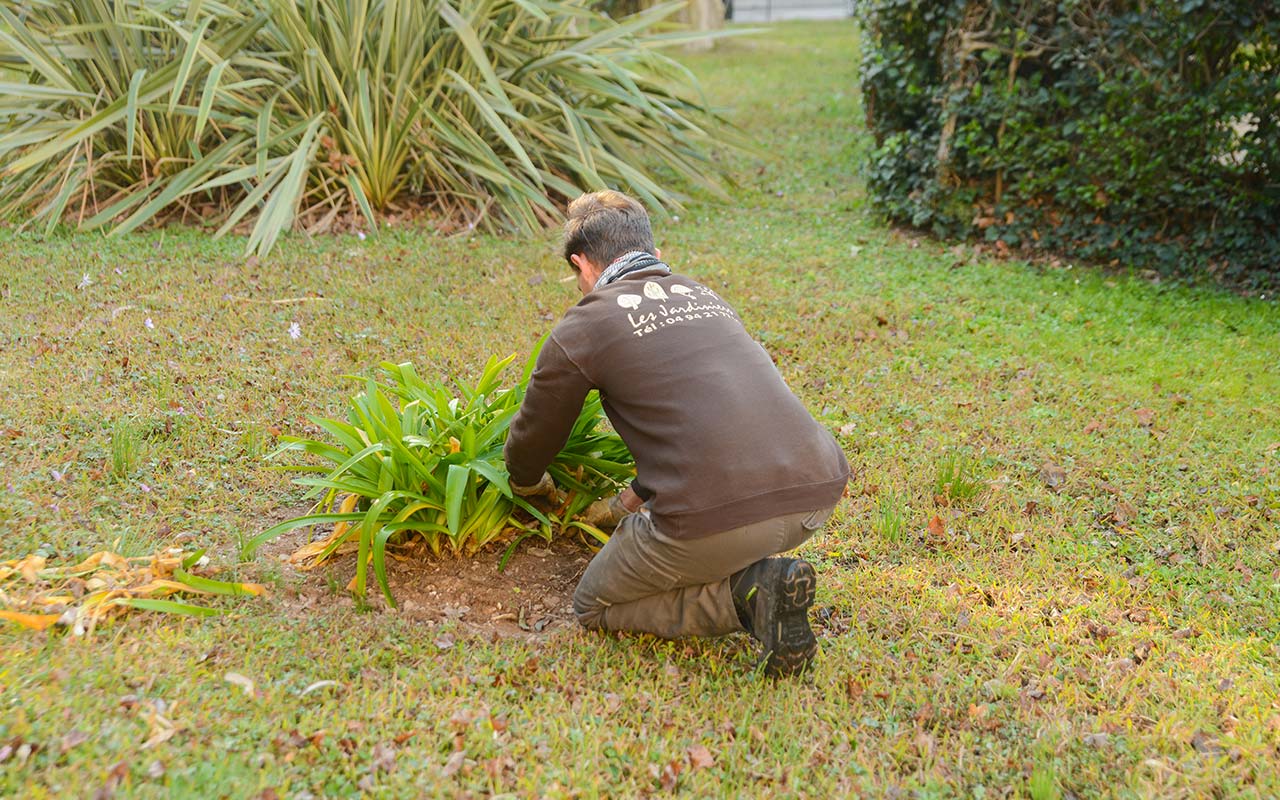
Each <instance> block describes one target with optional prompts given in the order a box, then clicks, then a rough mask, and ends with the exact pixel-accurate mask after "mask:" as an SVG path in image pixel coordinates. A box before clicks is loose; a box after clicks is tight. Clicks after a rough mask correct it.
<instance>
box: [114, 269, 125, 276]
mask: <svg viewBox="0 0 1280 800" xmlns="http://www.w3.org/2000/svg"><path fill="white" fill-rule="evenodd" d="M116 274H117V275H124V273H123V272H121V271H120V268H119V267H116Z"/></svg>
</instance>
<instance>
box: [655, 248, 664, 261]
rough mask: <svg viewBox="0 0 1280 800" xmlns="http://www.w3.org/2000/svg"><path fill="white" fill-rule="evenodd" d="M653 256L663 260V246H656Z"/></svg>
mask: <svg viewBox="0 0 1280 800" xmlns="http://www.w3.org/2000/svg"><path fill="white" fill-rule="evenodd" d="M653 257H654V258H656V259H658V260H659V261H661V260H662V248H661V247H655V248H653Z"/></svg>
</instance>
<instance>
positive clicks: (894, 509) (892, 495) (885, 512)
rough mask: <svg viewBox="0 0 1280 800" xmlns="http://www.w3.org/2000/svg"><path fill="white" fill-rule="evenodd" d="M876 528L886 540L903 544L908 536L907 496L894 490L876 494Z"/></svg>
mask: <svg viewBox="0 0 1280 800" xmlns="http://www.w3.org/2000/svg"><path fill="white" fill-rule="evenodd" d="M874 525H875V530H876V532H877V533H879V534H880V535H881V536H883V537H884V538H885V539H886V540H888V541H890V542H894V543H895V544H901V543H902V542H903V541H905V540H906V536H907V498H906V496H905V495H902V494H900V493H898V492H895V491H893V490H891V489H890V490H886V491H883V492H880V493H879V494H878V495H877V496H876V508H875V517H874Z"/></svg>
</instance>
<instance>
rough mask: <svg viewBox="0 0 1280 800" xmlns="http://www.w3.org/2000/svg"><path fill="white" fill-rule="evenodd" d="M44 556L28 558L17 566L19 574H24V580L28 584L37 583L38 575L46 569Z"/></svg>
mask: <svg viewBox="0 0 1280 800" xmlns="http://www.w3.org/2000/svg"><path fill="white" fill-rule="evenodd" d="M44 565H45V558H44V556H27V557H26V558H24V559H22V560H21V561H19V562H18V563H17V564H16V567H17V570H18V572H20V573H22V578H23V580H25V581H26V582H27V583H35V582H36V581H37V580H39V578H37V577H36V573H37V572H39V571H40V570H42V569H44Z"/></svg>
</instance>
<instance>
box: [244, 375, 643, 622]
mask: <svg viewBox="0 0 1280 800" xmlns="http://www.w3.org/2000/svg"><path fill="white" fill-rule="evenodd" d="M513 358H514V356H512V357H508V358H506V359H503V360H501V361H499V360H497V359H490V360H489V363H488V364H486V365H485V369H484V372H483V374H482V375H481V377H480V379H479V381H477V383H476V384H474V385H471V386H469V385H467V384H464V383H461V382H458V383H457V388H458V391H459V394H458V395H455V394H454V392H452V391H451V390H450V389H449V388H448V387H447V386H446V385H445V384H443V383H437V382H428V381H425V380H423V379H422V378H421V377H420V376H419V375H418V374H417V372H416V371H415V370H414V369H413V367H412V366H411V365H410V364H398V365H397V364H390V363H384V364H383V365H382V371H383V373H384V375H385V376H386V378H387V382H386V383H378V382H376V381H374V380H372V379H369V380H367V381H366V382H365V389H364V391H363V392H361V393H359V394H357V395H356V396H355V397H353V398H352V399H351V403H350V407H349V409H348V412H347V419H346V420H345V421H344V420H336V419H324V418H319V417H312V418H311V420H312V422H313V423H315V424H316V425H317V426H319V427H320V428H321V429H323V430H324V431H325V432H326V433H327V434H329V436H330V437H331V441H319V440H311V439H301V438H295V437H285V443H284V444H283V445H282V446H281V447H280V449H278V450H277V451H276V452H275V453H273V454H272V455H271V457H276V456H279V455H281V454H283V453H287V452H296V451H301V452H305V453H309V454H311V455H313V456H317V457H319V458H320V459H322V460H325V461H328V462H330V464H331V465H332V466H315V465H304V466H295V467H290V468H291V469H298V470H303V471H307V472H312V473H318V474H317V475H316V476H314V477H303V478H298V479H296V482H297V483H299V484H301V485H304V486H309V487H311V489H310V491H309V492H308V496H309V497H317V498H320V500H319V503H318V504H317V508H316V513H312V514H307V515H304V516H301V517H297V518H295V519H291V520H288V521H286V522H282V523H280V524H279V525H276V526H274V527H272V528H270V529H269V530H266V531H264V532H263V533H262V534H260V535H259V536H257V537H256V538H255V539H253V540H252V541H251V542H250V546H249V549H250V550H251V551H252V550H253V549H256V548H257V547H258V546H259V545H261V544H262V543H263V542H265V541H267V540H269V539H271V538H273V537H275V536H278V535H279V534H281V533H284V532H285V531H289V530H293V529H295V528H301V527H308V526H313V525H318V524H327V523H334V524H335V528H334V533H333V535H331V536H330V537H329V538H328V539H326V540H325V541H324V542H323V543H322V544H321V545H320V546H318V547H317V548H316V549H315V553H316V555H317V556H318V557H319V558H320V559H324V558H327V557H328V556H329V555H332V554H333V553H334V552H336V551H337V550H338V549H339V548H341V547H342V546H343V545H344V544H347V543H348V542H349V541H352V540H354V541H356V542H357V543H358V547H357V552H358V556H357V566H356V579H355V589H356V592H357V593H361V594H363V593H364V591H365V586H366V578H367V566H368V564H369V563H372V564H373V568H374V575H375V577H376V579H377V580H378V583H379V585H380V586H381V588H382V591H383V593H384V594H385V595H386V597H387V600H388V602H390V603H392V604H394V600H393V599H392V597H391V592H390V588H389V587H388V585H387V579H386V563H385V558H386V547H387V544H388V543H389V542H393V541H403V540H405V539H406V538H407V537H410V536H418V537H421V538H422V539H424V540H425V541H426V543H427V544H428V545H429V546H430V548H431V549H432V550H433V551H434V552H435V553H437V554H439V553H440V552H441V551H442V550H443V549H444V548H445V547H448V549H449V550H451V551H452V552H453V553H455V554H469V553H474V552H475V551H476V550H478V549H480V548H482V547H484V546H485V545H487V544H489V543H491V542H493V541H494V540H496V539H498V538H499V537H501V536H502V535H503V534H504V533H512V532H514V533H516V534H517V536H516V539H515V541H518V540H519V538H520V537H522V536H523V535H524V534H526V533H534V534H541V535H542V536H543V537H545V538H547V539H550V537H551V536H552V535H553V533H554V532H555V530H557V529H560V530H564V529H566V528H571V527H576V528H579V529H581V530H584V531H586V532H588V533H590V534H592V535H594V536H596V537H597V538H601V539H603V538H604V535H603V534H602V533H601V532H600V531H598V530H596V529H594V528H592V527H591V526H589V525H587V524H586V523H583V522H579V521H574V520H573V517H574V516H575V515H577V514H578V513H580V512H581V511H582V510H583V509H584V508H586V506H587V505H589V504H590V503H592V502H593V501H595V500H597V499H599V498H600V497H602V496H604V495H605V494H610V493H613V492H616V491H617V490H618V489H619V488H621V487H622V485H623V484H624V483H625V481H626V480H628V479H629V478H630V477H631V476H633V475H634V467H633V466H632V458H631V454H630V453H629V452H628V451H627V448H626V445H624V444H623V443H622V440H621V439H619V438H618V437H617V435H615V434H612V433H605V432H602V431H600V430H598V428H599V425H600V421H601V420H602V418H603V412H602V410H601V405H600V399H599V397H598V396H596V395H594V394H593V395H592V396H591V398H590V399H589V400H588V402H587V403H586V404H585V405H584V407H583V409H582V412H581V413H580V415H579V417H578V420H577V423H576V424H575V426H574V429H573V432H572V434H571V435H570V437H569V441H568V443H567V444H566V446H565V448H564V450H563V451H562V452H561V454H560V455H559V456H558V457H557V458H556V460H555V463H554V464H552V466H551V468H550V470H549V471H550V472H551V474H552V476H553V477H554V478H555V479H556V482H557V483H558V484H559V486H560V487H561V488H562V489H563V490H565V491H566V492H567V494H566V496H565V497H564V498H563V499H562V501H561V502H560V504H559V507H558V508H556V509H553V510H539V509H538V508H537V507H535V506H534V505H532V504H530V503H529V502H527V501H526V500H524V499H523V498H521V497H518V496H516V495H514V494H513V493H512V491H511V486H510V483H509V481H508V478H507V472H506V467H505V465H504V463H503V459H502V448H503V445H504V444H505V442H506V438H507V429H508V427H509V426H510V424H511V419H512V418H513V417H514V416H515V414H516V412H517V411H518V410H519V408H520V403H521V401H522V400H523V398H524V387H525V385H526V384H527V381H528V375H529V372H530V371H531V370H532V366H533V361H532V359H531V360H530V362H529V364H528V365H527V367H526V370H525V376H524V378H523V379H522V380H521V381H520V382H519V383H518V384H517V385H516V386H515V387H514V388H510V389H505V388H501V387H500V386H499V379H500V377H501V373H502V372H503V370H504V369H505V368H506V367H507V366H508V365H509V364H510V363H511V361H512V360H513ZM340 495H345V496H346V498H345V500H343V501H342V503H341V505H340V506H339V501H338V497H339V496H340ZM335 506H338V508H337V510H335Z"/></svg>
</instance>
